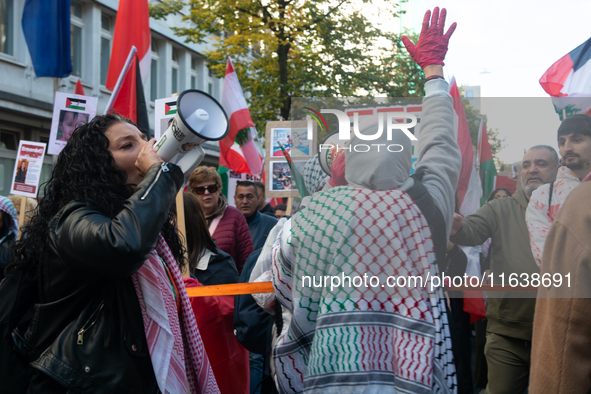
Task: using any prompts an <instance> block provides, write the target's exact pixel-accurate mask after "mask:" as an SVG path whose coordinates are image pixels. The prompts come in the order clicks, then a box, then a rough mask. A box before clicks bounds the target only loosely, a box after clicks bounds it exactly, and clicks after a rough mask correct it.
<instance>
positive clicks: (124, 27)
mask: <svg viewBox="0 0 591 394" xmlns="http://www.w3.org/2000/svg"><path fill="white" fill-rule="evenodd" d="M132 46H135V47H136V48H137V56H138V59H139V67H140V70H141V76H142V83H143V82H145V81H146V78H148V73H149V71H150V61H151V58H150V11H149V9H148V0H121V1H119V9H118V10H117V19H116V21H115V32H114V33H113V48H112V50H111V62H110V63H109V73H108V75H107V82H106V84H105V86H106V88H107V89H109V90H111V91H112V90H113V88H114V87H115V84H116V83H117V78H119V74H121V70H122V69H123V66H124V65H125V61H126V59H127V55H128V54H129V51H130V50H131V47H132Z"/></svg>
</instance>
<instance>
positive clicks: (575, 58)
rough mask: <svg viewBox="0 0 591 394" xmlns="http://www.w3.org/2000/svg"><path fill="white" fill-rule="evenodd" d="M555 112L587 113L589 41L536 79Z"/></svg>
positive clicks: (590, 77)
mask: <svg viewBox="0 0 591 394" xmlns="http://www.w3.org/2000/svg"><path fill="white" fill-rule="evenodd" d="M540 85H542V88H543V89H544V90H545V91H546V93H548V94H549V95H550V96H552V102H553V103H554V107H555V109H556V112H558V113H559V114H560V115H561V118H562V112H563V110H564V114H565V115H566V116H567V117H568V116H570V115H574V114H577V113H578V114H588V113H591V38H590V39H588V40H587V41H585V42H584V43H582V44H581V45H579V46H578V47H576V48H575V49H573V50H572V51H570V52H569V53H567V54H566V55H564V56H563V57H561V58H560V59H559V60H558V61H557V62H556V63H554V64H553V65H552V66H551V67H550V68H549V69H548V70H547V71H546V72H545V73H544V75H542V78H540Z"/></svg>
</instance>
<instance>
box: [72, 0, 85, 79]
mask: <svg viewBox="0 0 591 394" xmlns="http://www.w3.org/2000/svg"><path fill="white" fill-rule="evenodd" d="M73 3H78V4H80V6H81V8H82V16H81V17H78V16H75V15H74V14H70V24H71V25H72V26H76V27H79V28H80V79H83V77H84V47H85V45H84V11H85V10H84V5H85V4H84V3H82V2H80V1H76V0H72V1H71V4H73ZM72 55H73V53H72ZM71 75H73V76H75V77H76V76H77V75H76V73H75V70H74V62H72V74H71Z"/></svg>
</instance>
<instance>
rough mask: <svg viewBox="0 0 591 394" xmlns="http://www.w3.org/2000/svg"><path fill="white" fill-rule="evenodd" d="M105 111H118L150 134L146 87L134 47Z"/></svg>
mask: <svg viewBox="0 0 591 394" xmlns="http://www.w3.org/2000/svg"><path fill="white" fill-rule="evenodd" d="M105 113H116V114H118V115H121V116H123V117H125V118H127V119H130V120H131V121H133V122H135V124H137V126H138V128H139V129H140V130H141V131H142V133H144V134H146V135H147V136H149V131H150V123H149V121H148V109H147V106H146V99H145V97H144V87H143V84H142V80H141V78H140V68H139V62H138V58H137V54H136V53H135V51H134V48H132V50H131V52H130V53H129V56H128V59H127V61H126V63H125V65H124V68H123V70H122V71H121V76H120V77H119V79H118V80H117V84H116V85H115V88H114V89H113V94H112V95H111V99H110V100H109V102H108V103H107V107H106V108H105Z"/></svg>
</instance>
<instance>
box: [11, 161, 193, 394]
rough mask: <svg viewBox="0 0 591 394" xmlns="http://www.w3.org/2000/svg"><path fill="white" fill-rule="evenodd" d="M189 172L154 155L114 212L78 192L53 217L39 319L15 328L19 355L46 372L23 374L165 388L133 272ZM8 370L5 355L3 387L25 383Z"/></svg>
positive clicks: (104, 386) (104, 387) (64, 381)
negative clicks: (81, 197)
mask: <svg viewBox="0 0 591 394" xmlns="http://www.w3.org/2000/svg"><path fill="white" fill-rule="evenodd" d="M182 182H183V174H182V172H181V170H180V169H179V168H178V167H176V166H174V165H172V164H168V165H167V166H161V165H160V164H154V165H153V166H152V167H151V168H150V170H149V171H148V173H147V174H146V176H145V177H144V179H143V180H142V182H141V183H140V184H139V185H138V186H137V188H136V190H135V192H134V194H133V195H132V196H131V197H130V198H129V199H128V200H127V201H126V203H125V205H124V208H123V210H122V211H121V212H120V213H119V214H117V215H116V217H115V218H113V219H109V218H108V217H105V216H104V215H103V214H101V213H100V212H99V211H98V210H97V209H95V208H93V207H91V206H88V205H86V204H85V203H84V202H81V201H76V202H72V203H69V204H68V205H66V206H65V207H64V208H63V209H62V210H61V211H60V212H59V213H58V214H57V215H56V216H55V217H54V218H53V219H52V221H51V223H50V227H51V231H50V236H49V239H48V248H49V251H50V257H49V258H48V259H47V261H42V262H40V264H39V271H38V273H37V288H38V294H37V295H36V300H35V305H34V306H33V309H32V312H33V313H32V319H31V321H30V323H29V324H28V327H21V329H17V330H16V331H15V332H14V333H13V340H14V342H15V344H16V346H15V348H16V349H17V351H18V352H20V356H21V357H24V358H26V361H29V362H30V363H31V364H30V365H31V366H32V367H33V368H35V369H36V370H38V371H41V372H42V373H36V374H35V376H34V378H33V381H32V382H30V383H28V382H26V383H25V384H30V385H35V387H43V379H50V378H51V379H53V380H55V381H57V382H59V383H60V384H61V385H62V386H65V387H68V388H69V389H70V390H71V392H93V393H122V392H125V393H156V392H157V391H158V387H157V384H156V379H155V376H154V372H153V368H152V363H151V360H150V355H149V352H148V347H147V342H146V338H145V333H144V327H143V322H142V315H141V311H140V306H139V302H138V300H137V296H136V294H135V290H134V287H133V283H132V281H131V275H132V274H133V273H135V272H136V271H137V270H138V269H139V268H140V267H141V265H142V264H143V262H144V261H145V260H146V258H147V257H148V255H149V253H150V251H151V250H152V249H153V248H154V247H155V246H156V242H157V239H158V234H159V232H160V229H161V228H162V225H163V224H164V222H165V221H166V220H167V218H168V210H169V209H170V205H171V203H172V201H173V200H174V197H175V196H176V192H177V190H178V189H179V188H180V186H181V184H182ZM11 276H12V275H11ZM9 279H10V277H9V278H8V279H7V281H8V280H9ZM3 287H4V285H3V286H0V297H1V296H2V292H3V291H4V290H5V289H4V288H3ZM12 288H14V287H12ZM6 291H8V290H6ZM9 296H10V295H9ZM1 308H2V307H0V309H1ZM3 315H6V314H5V313H2V311H1V310H0V318H1V317H2V316H3ZM2 323H3V322H2V321H0V324H2ZM85 327H86V328H87V330H86V331H85V332H84V333H83V335H82V336H80V335H79V332H80V330H81V329H82V328H85ZM2 339H4V338H2ZM5 344H6V343H5V341H2V342H1V343H0V347H2V346H3V345H5ZM4 351H8V350H7V349H0V353H2V352H4ZM15 357H17V356H15ZM4 359H5V358H4V357H3V358H2V359H0V361H4ZM15 364H18V363H15ZM10 370H11V368H10V365H0V375H4V376H0V381H2V385H0V392H19V391H20V390H22V386H21V385H20V384H22V382H19V381H13V380H11V379H10V376H11V375H10ZM35 380H37V381H35ZM38 380H41V381H38ZM11 390H12V391H11ZM64 391H65V390H64Z"/></svg>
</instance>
